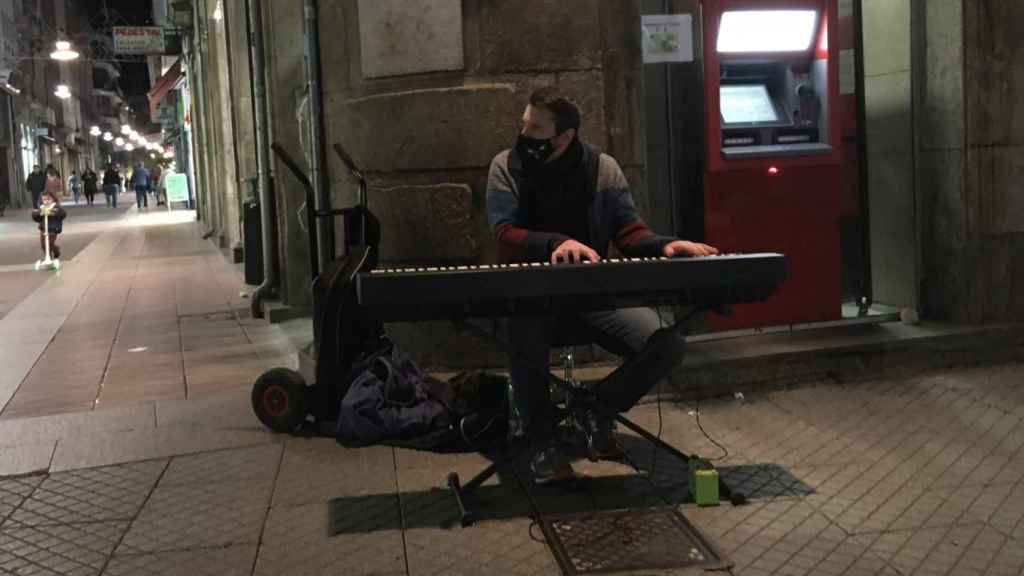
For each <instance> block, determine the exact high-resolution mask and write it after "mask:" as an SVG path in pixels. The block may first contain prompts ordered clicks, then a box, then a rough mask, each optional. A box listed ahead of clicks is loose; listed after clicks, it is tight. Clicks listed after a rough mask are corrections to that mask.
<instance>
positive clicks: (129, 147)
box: [124, 142, 135, 152]
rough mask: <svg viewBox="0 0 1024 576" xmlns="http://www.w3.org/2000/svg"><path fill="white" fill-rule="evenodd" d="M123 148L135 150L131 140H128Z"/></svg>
mask: <svg viewBox="0 0 1024 576" xmlns="http://www.w3.org/2000/svg"><path fill="white" fill-rule="evenodd" d="M124 149H125V150H127V151H129V152H131V151H132V150H135V146H134V145H133V144H132V143H131V142H129V143H128V144H125V145H124Z"/></svg>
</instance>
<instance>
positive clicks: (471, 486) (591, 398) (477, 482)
mask: <svg viewBox="0 0 1024 576" xmlns="http://www.w3.org/2000/svg"><path fill="white" fill-rule="evenodd" d="M705 310H706V308H697V309H695V310H693V311H692V312H690V314H688V315H687V316H686V317H685V318H683V319H682V320H680V321H678V322H676V323H675V324H673V325H672V326H671V327H670V328H669V330H671V331H673V332H675V331H678V330H681V329H682V327H683V326H685V324H686V322H688V321H689V319H690V318H692V317H693V316H694V315H696V314H698V313H700V312H703V311H705ZM718 310H719V311H721V312H726V310H725V309H718ZM457 323H458V325H459V326H460V327H462V328H465V329H467V330H468V331H469V332H472V333H474V334H476V335H478V336H481V337H483V338H485V339H488V340H491V341H493V342H495V343H496V344H497V345H498V346H499V347H501V348H502V349H504V351H505V353H506V354H511V350H510V349H509V345H508V343H507V342H504V341H502V340H501V339H499V338H498V337H497V336H496V335H495V334H492V333H490V332H488V331H486V330H484V329H482V328H480V327H479V326H476V325H474V324H472V323H469V322H466V321H459V322H457ZM651 340H652V341H653V340H654V338H653V336H652V338H651ZM651 344H652V343H651V341H649V342H648V345H647V346H645V347H644V349H642V350H641V351H640V352H638V353H637V354H636V355H634V358H637V357H642V356H644V355H645V352H650V350H649V348H650V347H651ZM647 356H648V357H650V356H652V354H648V355H647ZM653 356H655V357H656V356H658V355H657V354H653ZM630 364H631V365H630ZM675 366H678V363H676V364H675ZM675 366H670V367H669V369H668V370H665V365H662V366H658V367H656V368H655V370H654V374H655V376H656V378H655V379H654V382H652V384H651V387H653V386H654V385H656V383H657V382H658V381H660V380H661V379H663V378H665V377H667V376H668V372H670V371H671V369H672V368H674V367H675ZM649 367H650V365H649V364H644V363H643V362H633V363H631V362H630V361H629V360H627V361H626V364H624V365H623V366H621V367H620V368H619V369H617V370H615V371H614V372H612V373H611V374H609V375H608V376H606V377H605V378H604V379H602V380H600V381H598V382H597V383H595V384H594V386H593V387H592V388H590V389H588V390H587V392H586V394H587V395H588V398H587V399H586V401H588V402H589V405H590V406H592V407H593V406H596V407H597V408H598V409H601V407H602V406H605V404H603V403H602V401H601V393H600V389H601V384H602V383H605V382H607V381H609V379H610V378H624V379H629V376H630V375H631V373H640V372H643V373H644V375H645V376H646V377H648V378H650V377H651V370H648V368H649ZM550 379H551V382H552V383H553V384H554V385H556V386H558V387H559V388H560V389H561V390H562V391H563V392H564V393H565V395H566V398H567V399H568V405H569V406H579V405H581V404H583V403H584V402H580V400H581V399H579V398H578V397H579V395H581V394H583V393H584V392H582V391H581V390H580V389H578V388H577V387H576V386H574V385H573V383H572V382H571V381H569V380H565V379H562V378H559V377H557V376H555V375H554V374H550ZM592 392H593V393H592ZM644 393H646V390H645V392H644ZM605 411H606V412H607V413H610V414H614V419H615V421H616V422H618V423H620V424H622V425H623V426H624V427H626V428H628V429H629V430H632V431H633V432H635V433H636V434H637V435H639V436H640V437H641V438H643V439H644V440H647V441H648V442H650V443H651V444H653V445H654V446H656V447H657V448H660V449H662V450H665V451H666V452H668V453H670V454H672V455H674V456H676V457H677V458H679V459H680V460H682V461H684V462H689V461H690V460H691V459H692V458H694V456H691V455H688V454H686V453H684V452H682V451H680V450H678V449H677V448H675V447H674V446H672V445H671V444H669V443H667V442H665V441H664V440H662V439H661V438H659V437H657V436H655V435H654V434H651V433H650V432H649V431H648V430H646V429H644V428H643V427H642V426H640V425H639V424H637V423H636V422H633V421H632V420H630V419H629V418H626V417H625V416H624V415H623V414H622V413H621V412H620V411H618V410H615V409H614V408H612V407H607V408H605ZM527 446H529V442H528V441H523V442H522V443H521V444H520V445H519V446H516V447H514V448H513V449H512V450H511V451H509V450H503V451H502V455H501V456H500V457H499V458H497V459H496V460H495V461H494V462H492V463H491V464H490V465H488V466H487V467H486V468H484V469H483V470H481V471H480V472H478V473H477V474H476V475H475V476H473V478H472V479H470V480H469V482H466V483H465V484H462V483H461V481H460V478H459V475H458V473H457V472H455V471H451V472H449V473H448V478H447V483H448V488H449V489H450V490H451V491H452V495H453V496H454V497H455V502H456V504H457V505H458V507H459V515H460V521H461V524H462V526H463V527H467V526H472V525H473V524H474V523H475V522H476V516H475V515H474V514H473V512H472V510H470V508H469V506H468V505H467V504H466V497H467V496H470V495H471V494H472V493H473V492H474V491H475V490H476V489H477V488H479V487H480V486H482V485H483V484H484V482H487V480H489V479H490V478H491V477H493V476H494V474H495V473H497V471H498V469H499V468H501V467H502V466H504V465H506V464H508V463H510V462H514V461H515V460H516V459H518V458H519V456H521V455H522V453H523V451H524V450H525V449H526V447H527ZM506 448H507V446H506ZM718 490H719V494H720V495H721V497H722V499H724V500H728V501H730V502H731V503H732V504H733V505H735V506H739V505H742V504H745V503H746V502H747V498H746V495H744V494H743V493H741V492H734V491H733V490H732V489H731V488H729V486H728V485H727V484H726V483H725V481H724V480H723V479H722V478H721V476H719V479H718Z"/></svg>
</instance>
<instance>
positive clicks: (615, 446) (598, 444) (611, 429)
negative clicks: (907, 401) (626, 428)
mask: <svg viewBox="0 0 1024 576" xmlns="http://www.w3.org/2000/svg"><path fill="white" fill-rule="evenodd" d="M581 420H582V422H580V426H581V428H582V429H583V435H584V437H585V438H586V441H587V454H588V456H589V457H590V459H591V460H593V461H597V460H621V459H622V458H623V457H624V456H625V455H626V451H625V450H623V449H622V445H621V444H619V441H618V440H617V439H616V438H615V421H613V420H612V419H611V417H610V416H605V415H604V414H601V413H600V412H598V411H597V410H594V409H587V410H585V411H584V413H583V417H582V418H581Z"/></svg>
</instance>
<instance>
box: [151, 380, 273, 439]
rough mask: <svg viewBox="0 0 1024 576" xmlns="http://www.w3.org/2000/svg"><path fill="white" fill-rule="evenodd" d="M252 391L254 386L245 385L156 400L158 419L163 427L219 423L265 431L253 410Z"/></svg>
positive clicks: (234, 428)
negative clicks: (219, 390) (190, 395)
mask: <svg viewBox="0 0 1024 576" xmlns="http://www.w3.org/2000/svg"><path fill="white" fill-rule="evenodd" d="M251 394H252V388H251V387H250V386H245V387H241V388H235V389H234V390H229V391H224V392H216V393H210V394H200V395H193V396H192V397H190V398H181V399H175V400H164V401H161V402H157V403H156V422H157V425H158V426H164V427H166V426H179V425H204V424H206V423H209V422H216V423H217V425H218V427H219V428H222V429H233V430H265V427H264V426H263V424H262V423H260V421H259V419H258V418H257V417H256V414H255V412H253V409H252V400H251Z"/></svg>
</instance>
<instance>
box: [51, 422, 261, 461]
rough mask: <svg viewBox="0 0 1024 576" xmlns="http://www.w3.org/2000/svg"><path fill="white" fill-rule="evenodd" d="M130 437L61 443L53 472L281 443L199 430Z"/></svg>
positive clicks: (254, 433) (248, 435)
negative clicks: (127, 438) (128, 439)
mask: <svg viewBox="0 0 1024 576" xmlns="http://www.w3.org/2000/svg"><path fill="white" fill-rule="evenodd" d="M130 438H131V441H130V442H126V441H125V440H126V436H125V435H124V434H122V433H117V432H114V433H111V432H102V433H97V434H92V435H89V436H86V437H83V438H74V439H69V440H65V441H61V442H60V443H58V445H57V450H56V452H55V454H54V457H53V464H52V466H51V468H50V470H51V471H53V472H58V471H63V470H76V469H79V468H91V467H95V466H105V465H110V464H118V463H123V462H135V461H138V460H143V459H147V458H165V457H169V456H177V455H181V454H194V453H197V452H206V451H209V450H217V449H221V448H239V447H243V446H254V445H257V444H270V443H274V442H277V441H279V439H278V438H277V437H276V436H275V435H274V434H271V433H269V432H264V431H246V430H215V429H209V428H196V427H173V428H153V429H149V430H140V431H137V432H134V433H132V434H131V436H130Z"/></svg>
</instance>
